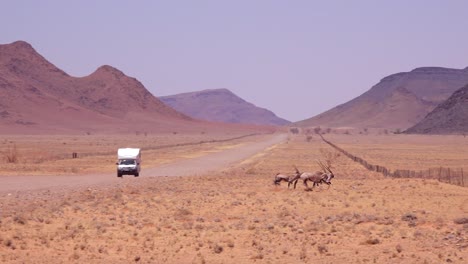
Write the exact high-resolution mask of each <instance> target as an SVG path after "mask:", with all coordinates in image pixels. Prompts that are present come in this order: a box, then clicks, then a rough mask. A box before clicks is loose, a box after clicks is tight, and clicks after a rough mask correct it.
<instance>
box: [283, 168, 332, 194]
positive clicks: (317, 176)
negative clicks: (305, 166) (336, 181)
mask: <svg viewBox="0 0 468 264" xmlns="http://www.w3.org/2000/svg"><path fill="white" fill-rule="evenodd" d="M317 163H318V164H319V165H320V167H322V169H323V171H317V172H315V173H311V172H303V173H301V172H299V170H298V169H297V168H296V167H294V168H295V169H296V177H294V178H293V179H291V181H290V182H289V184H291V183H292V182H294V189H296V184H297V182H298V181H299V179H301V180H302V182H303V183H304V185H305V186H306V188H307V190H311V189H312V188H314V187H315V186H318V185H319V184H321V183H326V184H327V185H330V184H331V179H333V178H334V177H335V175H334V174H333V172H332V171H331V169H330V167H329V166H325V165H323V164H322V163H321V162H319V161H317ZM308 181H310V182H312V183H313V184H312V188H309V185H307V182H308Z"/></svg>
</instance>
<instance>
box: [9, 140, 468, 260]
mask: <svg viewBox="0 0 468 264" xmlns="http://www.w3.org/2000/svg"><path fill="white" fill-rule="evenodd" d="M329 138H332V139H333V140H334V141H336V142H338V143H340V144H341V145H343V146H346V147H347V148H353V149H354V150H356V151H358V150H359V149H361V148H360V147H361V146H362V145H363V144H364V145H365V146H366V148H367V149H369V150H373V151H372V153H373V155H372V157H374V156H377V157H376V161H378V162H379V163H382V164H384V165H386V164H387V163H391V164H393V162H395V158H398V159H397V160H396V162H398V163H400V162H402V161H401V160H406V162H405V164H407V165H408V166H413V164H412V163H418V162H419V159H416V160H412V159H409V157H408V156H401V157H400V156H398V155H395V154H397V153H398V152H400V151H401V147H402V146H406V147H410V148H411V150H412V153H411V155H412V156H413V155H415V156H417V153H427V150H428V149H431V148H433V147H434V146H432V144H435V145H437V146H442V145H444V144H445V145H446V146H451V145H452V143H450V142H452V140H454V141H456V142H458V143H457V144H454V145H458V144H462V142H463V141H461V140H464V139H463V138H452V137H450V138H440V139H439V140H435V138H432V137H429V138H426V140H427V141H425V142H424V144H419V142H415V141H414V138H412V137H405V136H398V137H396V138H393V140H392V138H390V137H388V138H387V137H386V136H385V137H378V138H375V137H369V138H366V137H359V138H352V137H346V138H340V137H338V136H336V137H335V136H334V137H329ZM356 139H357V140H358V142H355V143H353V142H354V140H356ZM375 140H377V141H375ZM394 140H397V141H398V142H400V144H396V145H392V144H393V143H392V141H394ZM444 141H446V143H443V142H444ZM385 142H388V145H386V147H385V148H382V150H381V151H379V150H378V149H380V147H379V146H381V144H385ZM345 143H346V144H345ZM249 144H251V143H249ZM402 144H403V145H402ZM424 145H426V147H424ZM376 147H379V148H376ZM406 147H405V148H406ZM228 148H231V147H228ZM362 151H364V149H362ZM454 151H455V152H456V153H459V154H462V155H463V153H465V152H464V150H463V149H462V148H460V149H456V148H454V149H453V150H452V152H454ZM380 153H383V154H388V155H381V154H380ZM197 155H198V154H197ZM369 155H370V154H369ZM434 155H435V157H440V155H443V154H441V153H436V154H434ZM443 156H444V157H445V159H447V161H448V162H450V163H452V164H454V166H459V165H458V164H459V163H460V162H464V160H463V159H459V158H458V156H455V155H443ZM388 157H390V158H388ZM428 158H430V157H429V156H428ZM315 159H322V160H324V161H325V160H328V159H329V160H331V162H332V164H333V166H332V169H333V172H334V173H335V178H334V179H333V183H332V185H331V186H330V187H329V188H328V187H327V186H324V185H321V186H319V187H318V188H316V189H314V190H313V191H305V188H304V186H303V185H302V183H299V184H298V186H297V188H296V189H292V188H289V189H288V187H287V185H286V184H284V183H283V184H282V185H280V186H275V185H273V178H274V175H275V174H276V173H277V172H282V173H292V170H293V165H296V166H297V167H298V168H299V169H301V170H303V171H310V170H316V169H318V165H317V164H315V162H314V160H315ZM55 190H58V188H57V189H54V191H47V190H42V191H41V190H37V191H25V192H24V193H27V194H28V195H27V196H23V195H22V193H12V194H11V195H1V196H0V205H1V207H0V208H1V210H2V211H1V214H0V216H1V218H0V262H3V263H31V262H33V263H411V264H413V263H466V262H467V260H468V192H467V189H466V188H463V187H460V186H454V185H449V184H445V183H440V182H437V181H435V180H424V179H392V178H385V177H383V176H382V175H381V174H377V173H373V172H369V171H367V170H366V169H364V168H363V167H362V166H361V165H359V164H356V163H355V162H354V161H352V160H350V159H348V158H347V157H344V156H340V155H336V153H334V152H333V149H331V148H330V147H329V146H328V145H327V144H324V143H323V142H321V141H320V140H319V139H318V137H314V138H312V140H310V141H309V140H307V139H306V137H305V136H303V135H298V136H295V135H290V137H289V138H288V140H287V141H286V142H283V143H281V144H276V145H273V146H272V147H269V148H267V149H265V150H264V151H261V152H258V153H257V154H255V155H253V156H251V157H250V158H247V159H243V161H242V162H240V163H239V162H237V164H230V165H229V166H228V167H226V168H224V170H221V171H220V170H216V171H210V172H206V173H205V174H204V175H199V176H173V177H146V176H145V177H140V178H138V180H135V178H133V177H126V178H124V179H123V181H120V183H118V184H104V185H102V186H95V187H88V188H81V189H80V188H78V189H75V188H73V189H68V190H67V191H66V192H60V191H55Z"/></svg>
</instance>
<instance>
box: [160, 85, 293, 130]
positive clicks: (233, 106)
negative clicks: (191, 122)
mask: <svg viewBox="0 0 468 264" xmlns="http://www.w3.org/2000/svg"><path fill="white" fill-rule="evenodd" d="M159 98H160V99H161V100H162V101H163V102H164V103H166V104H167V105H169V106H171V107H173V108H174V109H176V110H177V111H179V112H182V113H184V114H186V115H188V116H191V117H193V118H197V119H202V120H208V121H217V122H226V123H243V124H256V125H279V126H281V125H286V124H289V123H290V122H289V121H287V120H285V119H282V118H279V117H277V116H276V115H275V114H274V113H273V112H271V111H269V110H267V109H264V108H260V107H257V106H255V105H253V104H252V103H249V102H246V101H245V100H243V99H242V98H240V97H238V96H237V95H235V94H234V93H232V92H231V91H229V90H228V89H210V90H203V91H199V92H191V93H182V94H176V95H171V96H162V97H159Z"/></svg>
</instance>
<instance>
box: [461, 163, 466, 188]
mask: <svg viewBox="0 0 468 264" xmlns="http://www.w3.org/2000/svg"><path fill="white" fill-rule="evenodd" d="M461 180H462V186H463V187H465V179H463V168H461Z"/></svg>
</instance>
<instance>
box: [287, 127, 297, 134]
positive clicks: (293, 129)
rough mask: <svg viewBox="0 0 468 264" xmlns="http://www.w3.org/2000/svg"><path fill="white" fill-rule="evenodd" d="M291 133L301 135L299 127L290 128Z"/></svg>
mask: <svg viewBox="0 0 468 264" xmlns="http://www.w3.org/2000/svg"><path fill="white" fill-rule="evenodd" d="M289 131H291V133H292V134H299V129H298V128H297V127H293V128H290V129H289Z"/></svg>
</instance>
